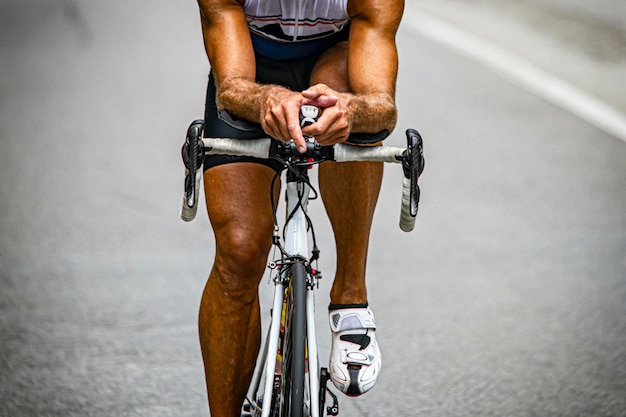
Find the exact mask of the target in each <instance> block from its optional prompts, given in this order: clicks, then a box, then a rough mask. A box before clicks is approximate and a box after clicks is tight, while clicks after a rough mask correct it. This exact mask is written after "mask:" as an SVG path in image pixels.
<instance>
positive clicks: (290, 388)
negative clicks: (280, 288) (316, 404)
mask: <svg viewBox="0 0 626 417" xmlns="http://www.w3.org/2000/svg"><path fill="white" fill-rule="evenodd" d="M306 278H307V273H306V269H305V267H304V264H302V263H301V262H296V263H294V264H293V265H292V267H291V291H292V303H291V314H290V317H291V319H290V320H289V321H288V323H289V325H288V327H289V328H288V329H285V333H286V335H287V337H286V343H287V348H286V349H285V351H286V353H287V355H286V357H285V376H286V378H285V391H284V394H285V408H284V411H285V412H284V414H283V415H284V417H309V412H308V407H306V411H305V406H306V404H305V371H306ZM288 313H289V312H288Z"/></svg>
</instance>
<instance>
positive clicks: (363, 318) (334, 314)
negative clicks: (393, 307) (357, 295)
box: [328, 307, 376, 333]
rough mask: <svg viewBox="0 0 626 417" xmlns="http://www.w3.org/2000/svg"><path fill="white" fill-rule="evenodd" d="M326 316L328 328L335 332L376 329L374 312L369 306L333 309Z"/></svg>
mask: <svg viewBox="0 0 626 417" xmlns="http://www.w3.org/2000/svg"><path fill="white" fill-rule="evenodd" d="M328 317H329V320H330V329H331V330H332V331H333V332H335V333H336V332H343V331H346V330H358V329H376V320H374V313H372V310H370V308H369V307H368V308H345V309H340V310H333V311H331V312H330V314H329V316H328Z"/></svg>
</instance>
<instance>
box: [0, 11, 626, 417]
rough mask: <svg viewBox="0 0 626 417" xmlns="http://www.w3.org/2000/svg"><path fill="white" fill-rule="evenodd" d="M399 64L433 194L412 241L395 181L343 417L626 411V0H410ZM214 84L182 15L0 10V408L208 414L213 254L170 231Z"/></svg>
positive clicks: (177, 225)
mask: <svg viewBox="0 0 626 417" xmlns="http://www.w3.org/2000/svg"><path fill="white" fill-rule="evenodd" d="M398 48H399V53H400V74H399V81H398V87H399V88H398V97H397V100H398V106H399V111H400V121H399V124H398V128H397V131H396V132H395V136H394V137H392V138H390V139H388V141H389V143H390V144H392V145H397V146H401V145H402V144H403V143H404V139H403V130H404V129H406V128H409V127H414V128H417V129H418V130H420V132H421V133H422V135H423V136H424V141H425V148H426V158H427V166H426V171H425V173H424V174H423V176H422V178H421V179H420V182H421V187H422V202H421V206H420V214H419V216H418V221H417V227H416V230H415V231H414V232H413V233H411V234H405V233H403V232H401V231H400V230H399V228H398V226H397V221H398V215H399V200H400V178H401V177H400V176H401V174H400V172H399V170H398V169H395V168H397V167H387V169H386V172H385V180H384V185H383V190H382V192H381V196H380V201H379V206H378V210H377V213H376V219H375V226H374V230H373V234H372V241H371V245H370V257H369V272H368V282H369V289H370V292H369V294H370V304H371V305H372V307H373V309H374V311H375V312H376V315H377V321H378V324H379V330H378V333H379V339H380V343H381V347H382V349H383V355H384V365H383V366H384V369H383V374H382V376H381V379H380V381H379V383H378V384H377V386H376V388H375V389H374V390H373V391H372V392H371V393H369V394H367V395H366V396H364V397H362V398H359V399H357V400H351V399H347V398H344V397H340V415H341V416H345V417H352V416H354V417H356V416H361V417H363V416H378V415H381V416H388V415H407V416H520V417H521V416H529V417H530V416H568V417H572V416H624V415H626V400H625V398H626V396H625V395H624V393H626V128H625V127H624V126H626V122H625V120H626V118H625V116H624V115H625V114H626V94H625V93H626V88H625V86H626V3H625V2H623V1H621V0H599V1H596V2H593V3H590V2H583V1H578V0H568V1H565V0H543V1H539V0H518V1H513V0H437V1H434V0H432V1H428V0H408V1H407V3H406V11H405V19H404V22H403V25H402V27H401V30H400V32H399V34H398ZM207 73H208V63H207V60H206V56H205V54H204V49H203V46H202V42H201V35H200V26H199V18H198V12H197V6H196V4H195V2H192V1H190V2H172V1H165V0H154V1H151V2H147V1H126V2H123V3H122V2H89V1H85V0H59V1H54V2H52V1H43V0H0V416H2V417H5V416H7V417H8V416H10V417H13V416H37V417H42V416H63V417H68V416H164V417H165V416H172V415H177V416H181V417H183V416H188V417H192V416H193V417H196V416H205V415H208V409H207V405H206V392H205V388H204V376H203V370H202V361H201V357H200V353H199V345H198V341H197V330H196V316H197V308H198V303H199V299H200V294H201V292H202V289H203V287H204V283H205V280H206V277H207V276H208V273H209V270H210V266H211V260H212V257H213V253H214V242H213V238H212V233H211V229H210V225H209V222H208V220H207V218H206V215H205V214H204V213H203V212H202V210H201V211H200V213H199V215H198V218H197V219H196V220H195V221H194V222H192V223H190V224H186V223H183V222H182V221H181V220H180V219H179V217H178V212H179V209H180V202H181V199H182V185H183V166H182V163H181V161H180V146H181V144H182V142H183V140H184V134H185V131H186V128H187V126H188V124H189V123H190V122H191V121H192V120H193V119H195V118H198V117H201V116H202V114H203V103H204V92H205V87H206V79H207ZM314 203H317V202H314ZM312 215H313V218H314V222H315V224H316V225H317V228H316V231H317V234H318V239H319V241H320V248H321V250H322V264H321V265H320V268H321V269H322V270H323V271H324V273H325V277H326V278H325V280H324V282H323V283H322V286H321V289H320V291H319V296H318V312H319V321H320V322H319V324H318V328H319V329H320V344H321V345H322V355H323V356H322V360H323V361H324V362H325V361H326V357H327V352H328V344H329V339H328V331H327V325H326V314H325V312H324V311H325V307H326V304H327V303H328V298H327V292H328V289H329V288H330V283H331V280H332V276H333V272H334V247H333V237H332V233H331V231H330V226H329V224H328V221H327V220H326V218H325V214H324V211H323V208H322V207H321V204H312ZM270 293H271V285H268V284H267V280H264V282H263V283H262V284H261V294H262V298H263V299H264V300H267V298H268V295H269V294H270ZM268 309H269V306H267V308H266V309H264V311H263V314H264V317H265V318H267V317H268V316H269V312H268Z"/></svg>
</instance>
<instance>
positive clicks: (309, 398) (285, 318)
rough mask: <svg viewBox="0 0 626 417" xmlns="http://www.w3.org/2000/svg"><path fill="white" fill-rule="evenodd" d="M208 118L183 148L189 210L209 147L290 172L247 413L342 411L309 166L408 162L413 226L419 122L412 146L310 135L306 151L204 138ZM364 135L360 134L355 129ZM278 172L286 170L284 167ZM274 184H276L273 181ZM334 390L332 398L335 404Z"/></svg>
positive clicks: (187, 216)
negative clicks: (326, 362)
mask: <svg viewBox="0 0 626 417" xmlns="http://www.w3.org/2000/svg"><path fill="white" fill-rule="evenodd" d="M318 111H319V109H317V108H315V107H312V106H303V108H302V111H301V117H300V119H301V124H302V126H305V125H307V124H309V123H313V122H314V121H315V120H316V118H317V115H318ZM203 127H204V122H203V121H202V120H196V121H194V122H193V123H192V124H191V125H190V127H189V129H188V131H187V136H186V139H185V143H184V145H183V149H182V154H183V161H184V165H185V192H184V197H183V207H182V210H181V218H182V219H183V220H185V221H191V220H193V218H194V217H195V215H196V211H197V204H198V194H199V191H200V182H201V180H202V161H203V159H204V156H205V155H211V154H214V155H219V154H221V155H240V156H244V155H245V156H253V157H257V158H274V159H276V160H278V161H280V162H281V163H282V165H283V166H284V168H285V169H284V171H285V172H286V219H285V223H284V226H283V231H282V240H283V242H284V243H281V233H280V228H279V226H278V221H277V216H276V211H277V210H276V207H274V235H273V244H274V246H275V247H276V248H277V251H276V253H278V254H279V256H278V257H277V259H273V260H271V261H270V262H269V263H268V268H269V270H270V276H271V277H272V281H273V283H274V285H275V288H274V297H273V302H272V307H271V310H270V316H271V319H270V324H269V327H268V330H267V335H266V337H265V340H264V342H263V344H262V348H261V350H260V352H259V357H258V360H257V366H256V368H255V371H254V374H253V378H252V383H251V385H250V388H249V390H248V396H247V398H246V402H245V404H244V405H243V408H242V417H243V416H246V417H320V416H322V415H323V414H322V413H325V414H326V415H328V416H336V415H338V413H339V405H338V400H337V396H336V395H335V394H334V393H333V392H332V391H331V390H330V389H329V387H327V382H328V380H329V374H328V370H327V368H325V367H322V366H321V365H320V362H319V360H318V350H317V340H316V331H315V289H316V288H317V286H318V280H319V279H320V278H321V273H320V271H319V269H318V268H317V265H318V259H319V253H320V251H319V249H318V246H317V242H316V239H315V231H314V228H313V223H312V221H311V219H310V217H309V216H308V214H307V209H308V203H309V200H310V199H314V198H315V197H317V191H316V190H315V188H314V187H313V186H312V184H311V182H310V179H309V174H308V171H309V168H310V167H311V166H312V165H314V164H319V163H322V162H325V161H335V162H347V161H377V162H390V163H400V164H402V167H403V171H404V177H403V189H402V199H401V214H400V228H401V229H402V230H404V231H406V232H409V231H411V230H413V228H414V226H415V217H416V215H417V211H418V203H419V197H420V189H419V186H418V183H417V180H418V177H419V176H420V174H421V173H422V171H423V169H424V156H423V143H422V138H421V136H420V134H419V133H418V132H417V131H416V130H414V129H408V130H407V131H406V137H407V147H406V148H396V147H389V146H358V145H354V144H353V145H351V144H336V145H334V146H330V147H324V146H320V145H319V144H318V143H317V142H316V141H315V139H314V138H312V137H307V138H306V143H307V151H306V152H305V153H304V154H301V153H300V152H299V151H298V150H297V149H296V146H295V144H294V143H293V141H291V142H289V143H283V142H279V141H277V140H274V139H272V138H264V139H257V140H241V139H230V138H203V137H202V133H203ZM352 140H353V141H354V142H356V143H359V138H358V137H353V139H352ZM277 176H278V175H277ZM272 187H273V184H272ZM327 397H329V398H330V400H331V401H330V402H329V404H328V405H327V404H326V400H327Z"/></svg>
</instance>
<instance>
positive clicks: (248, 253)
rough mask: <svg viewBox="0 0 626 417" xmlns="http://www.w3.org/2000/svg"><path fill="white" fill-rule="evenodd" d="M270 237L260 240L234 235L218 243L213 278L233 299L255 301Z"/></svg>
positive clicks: (243, 232) (231, 234)
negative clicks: (252, 298)
mask: <svg viewBox="0 0 626 417" xmlns="http://www.w3.org/2000/svg"><path fill="white" fill-rule="evenodd" d="M270 247H271V234H270V235H268V236H267V238H264V239H259V238H258V237H255V236H252V235H251V234H249V233H246V232H245V231H233V232H231V233H229V235H228V237H227V238H222V239H220V240H219V241H218V242H217V247H216V256H215V263H214V265H213V268H214V272H215V274H214V276H215V278H216V279H217V280H219V283H220V286H222V290H223V291H224V292H225V293H227V294H228V295H230V296H232V297H241V296H243V297H244V298H249V297H248V296H252V297H255V296H256V293H257V287H258V284H259V281H260V280H261V278H262V276H263V272H264V271H265V265H266V263H267V254H268V252H269V249H270Z"/></svg>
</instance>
